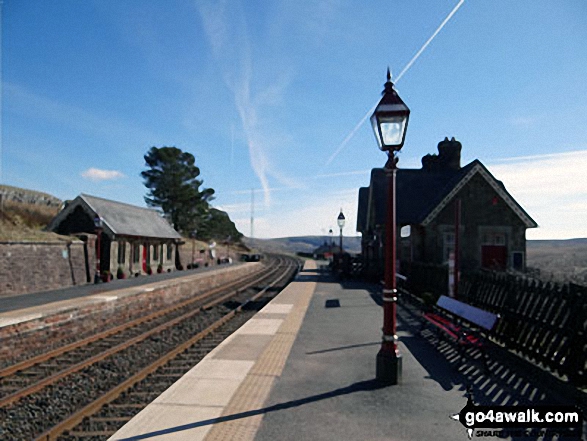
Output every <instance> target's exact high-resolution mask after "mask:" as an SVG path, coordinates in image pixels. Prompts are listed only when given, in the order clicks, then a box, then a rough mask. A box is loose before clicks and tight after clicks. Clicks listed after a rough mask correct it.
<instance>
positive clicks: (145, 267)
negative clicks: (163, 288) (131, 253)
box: [143, 244, 147, 273]
mask: <svg viewBox="0 0 587 441" xmlns="http://www.w3.org/2000/svg"><path fill="white" fill-rule="evenodd" d="M143 271H144V272H145V273H146V272H147V244H144V245H143Z"/></svg>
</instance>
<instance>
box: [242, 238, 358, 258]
mask: <svg viewBox="0 0 587 441" xmlns="http://www.w3.org/2000/svg"><path fill="white" fill-rule="evenodd" d="M328 240H329V238H327V237H325V236H297V237H281V238H277V239H251V238H249V237H246V238H244V239H243V241H244V243H245V244H246V245H247V246H248V247H250V248H255V249H258V250H260V251H265V252H272V253H287V254H296V253H311V252H313V251H314V250H315V249H316V248H318V247H319V246H321V245H323V244H324V242H327V241H328ZM332 240H334V243H335V245H338V241H339V238H338V237H333V238H332ZM342 246H343V249H344V250H345V251H348V252H350V253H351V254H359V253H360V252H361V238H360V237H346V236H344V237H343V242H342Z"/></svg>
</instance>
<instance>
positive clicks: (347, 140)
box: [325, 0, 465, 165]
mask: <svg viewBox="0 0 587 441" xmlns="http://www.w3.org/2000/svg"><path fill="white" fill-rule="evenodd" d="M463 3H465V0H460V1H459V2H458V3H457V5H456V6H455V7H454V8H453V9H452V11H450V14H448V15H447V16H446V18H445V19H444V20H443V21H442V23H440V26H438V28H437V29H436V31H434V33H433V34H432V36H431V37H430V38H429V39H428V40H427V41H426V43H424V45H423V46H422V47H421V48H420V50H419V51H418V52H417V53H416V55H414V56H413V57H412V59H411V60H410V62H409V63H408V64H407V65H406V67H404V68H403V70H402V71H401V72H400V74H399V75H398V76H397V78H396V79H395V81H394V84H397V82H398V81H399V80H400V79H401V78H402V77H403V76H404V74H405V73H406V72H407V71H408V69H409V68H410V67H412V64H414V63H415V62H416V60H417V59H418V58H419V57H420V55H422V52H424V50H426V48H427V47H428V45H429V44H430V43H432V40H434V38H435V37H436V36H437V35H438V33H439V32H440V31H441V30H442V28H443V27H444V26H445V25H446V24H447V23H448V21H449V20H450V19H451V17H452V16H453V15H454V14H455V13H456V12H457V11H458V10H459V8H460V7H461V6H462V4H463ZM375 107H377V103H375V105H374V106H373V107H372V108H371V109H370V110H369V111H368V112H367V113H366V114H365V116H363V118H361V121H359V123H358V124H357V125H356V126H355V128H354V129H353V130H351V132H350V133H349V134H348V135H347V137H346V138H345V139H344V140H343V141H342V143H341V144H340V145H339V146H338V148H337V149H336V151H335V152H334V153H333V154H332V155H330V158H328V161H326V164H325V165H330V163H331V162H332V161H333V160H334V158H336V157H337V156H338V154H339V153H340V152H341V151H342V149H343V148H344V147H345V146H346V145H347V143H348V142H349V141H350V140H351V139H352V138H353V136H355V133H357V131H358V130H359V128H360V127H361V126H362V125H363V123H364V122H365V121H366V120H367V118H369V116H371V114H372V113H373V112H374V111H375Z"/></svg>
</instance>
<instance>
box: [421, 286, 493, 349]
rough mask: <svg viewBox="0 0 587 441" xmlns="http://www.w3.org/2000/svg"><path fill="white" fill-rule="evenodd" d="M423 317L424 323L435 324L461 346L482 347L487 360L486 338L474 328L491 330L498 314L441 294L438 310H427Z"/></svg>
mask: <svg viewBox="0 0 587 441" xmlns="http://www.w3.org/2000/svg"><path fill="white" fill-rule="evenodd" d="M422 317H423V318H424V320H425V321H424V325H426V324H431V325H433V326H435V327H436V328H438V329H439V330H440V331H442V332H443V334H444V335H446V336H448V337H449V338H451V339H452V340H454V341H456V343H457V344H458V345H459V346H460V347H476V348H480V349H481V350H482V352H483V355H484V359H485V360H487V355H486V353H485V351H484V350H483V349H484V339H483V337H482V336H481V334H480V333H479V332H478V331H477V330H475V329H473V328H477V329H479V330H484V331H491V330H492V329H493V328H494V326H495V324H496V322H497V319H498V316H497V315H496V314H493V313H491V312H488V311H485V310H483V309H481V308H476V307H475V306H471V305H468V304H466V303H463V302H460V301H458V300H456V299H453V298H450V297H447V296H440V298H439V299H438V301H437V302H436V311H435V312H425V313H424V314H422Z"/></svg>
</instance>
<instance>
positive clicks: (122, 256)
mask: <svg viewBox="0 0 587 441" xmlns="http://www.w3.org/2000/svg"><path fill="white" fill-rule="evenodd" d="M125 261H126V242H118V264H119V265H124V262H125Z"/></svg>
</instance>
